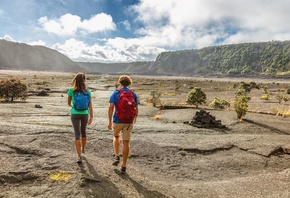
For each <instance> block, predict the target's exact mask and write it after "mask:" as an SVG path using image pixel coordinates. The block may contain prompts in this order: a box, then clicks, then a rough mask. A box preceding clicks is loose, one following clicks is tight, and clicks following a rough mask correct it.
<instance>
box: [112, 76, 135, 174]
mask: <svg viewBox="0 0 290 198" xmlns="http://www.w3.org/2000/svg"><path fill="white" fill-rule="evenodd" d="M118 82H119V83H120V88H119V89H116V90H115V91H113V93H112V95H111V96H110V99H109V103H110V104H109V108H108V118H109V123H108V129H109V130H113V134H114V139H113V148H114V154H115V158H114V162H113V165H115V166H118V165H119V163H120V136H121V135H122V140H123V150H122V163H121V169H120V171H121V173H122V174H125V173H126V165H127V164H126V163H127V159H128V156H129V153H130V144H129V142H130V137H131V132H132V129H133V124H135V123H136V119H137V116H138V98H137V94H136V93H135V92H133V90H132V89H130V88H128V86H130V85H131V84H132V79H131V78H130V77H129V76H127V75H122V76H120V77H119V80H118ZM112 120H113V121H112Z"/></svg>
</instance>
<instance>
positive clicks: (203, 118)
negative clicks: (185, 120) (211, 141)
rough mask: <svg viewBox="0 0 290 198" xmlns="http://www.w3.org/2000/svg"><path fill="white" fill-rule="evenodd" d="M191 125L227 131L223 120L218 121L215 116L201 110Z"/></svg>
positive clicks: (190, 122)
mask: <svg viewBox="0 0 290 198" xmlns="http://www.w3.org/2000/svg"><path fill="white" fill-rule="evenodd" d="M189 124H190V125H191V126H194V127H198V128H219V129H225V128H226V126H225V125H223V124H222V123H221V120H216V118H215V116H212V115H210V113H209V112H206V111H205V110H200V111H197V112H196V113H195V115H194V116H193V118H192V120H190V121H189Z"/></svg>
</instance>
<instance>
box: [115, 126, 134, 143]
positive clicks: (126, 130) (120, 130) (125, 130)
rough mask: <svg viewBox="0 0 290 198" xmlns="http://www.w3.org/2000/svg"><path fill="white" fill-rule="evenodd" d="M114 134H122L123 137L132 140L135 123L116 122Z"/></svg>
mask: <svg viewBox="0 0 290 198" xmlns="http://www.w3.org/2000/svg"><path fill="white" fill-rule="evenodd" d="M113 127H114V131H113V132H114V136H115V137H119V136H120V135H121V134H122V139H123V140H126V141H130V137H131V132H132V129H133V124H129V123H128V124H127V123H126V124H125V123H114V124H113Z"/></svg>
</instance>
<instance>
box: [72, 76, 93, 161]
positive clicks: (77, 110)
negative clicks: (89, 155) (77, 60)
mask: <svg viewBox="0 0 290 198" xmlns="http://www.w3.org/2000/svg"><path fill="white" fill-rule="evenodd" d="M67 94H68V101H67V102H68V105H69V106H71V107H72V108H71V121H72V125H73V128H74V132H75V147H76V151H77V155H78V159H77V163H82V153H84V152H85V146H86V142H87V134H86V128H87V124H91V123H92V121H93V116H94V114H93V107H92V100H91V92H90V90H88V88H87V86H86V75H85V74H84V73H77V74H76V75H75V76H74V78H73V80H72V87H71V88H69V90H68V92H67Z"/></svg>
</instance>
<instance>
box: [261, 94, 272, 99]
mask: <svg viewBox="0 0 290 198" xmlns="http://www.w3.org/2000/svg"><path fill="white" fill-rule="evenodd" d="M270 98H271V96H270V94H265V95H262V96H261V100H270Z"/></svg>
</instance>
